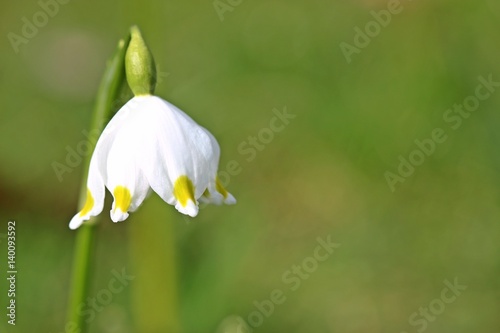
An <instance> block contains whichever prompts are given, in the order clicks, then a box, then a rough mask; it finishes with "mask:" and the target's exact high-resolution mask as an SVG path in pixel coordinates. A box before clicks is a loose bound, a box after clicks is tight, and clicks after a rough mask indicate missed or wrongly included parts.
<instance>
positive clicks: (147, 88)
mask: <svg viewBox="0 0 500 333" xmlns="http://www.w3.org/2000/svg"><path fill="white" fill-rule="evenodd" d="M130 35H131V39H130V43H129V45H128V48H127V54H126V55H125V72H126V74H127V82H128V85H129V87H130V89H131V90H132V92H133V93H134V95H135V96H139V95H152V94H153V93H154V91H155V87H156V66H155V61H154V59H153V55H152V54H151V52H150V51H149V49H148V47H147V45H146V43H145V42H144V39H142V35H141V31H140V30H139V28H138V27H137V26H135V25H134V26H133V27H131V28H130Z"/></svg>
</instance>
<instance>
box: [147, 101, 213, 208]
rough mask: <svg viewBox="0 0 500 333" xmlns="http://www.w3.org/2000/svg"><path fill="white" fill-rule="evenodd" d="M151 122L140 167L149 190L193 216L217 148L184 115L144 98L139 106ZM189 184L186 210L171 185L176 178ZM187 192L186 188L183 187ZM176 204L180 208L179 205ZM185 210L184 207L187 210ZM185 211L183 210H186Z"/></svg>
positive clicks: (203, 131) (164, 104)
mask: <svg viewBox="0 0 500 333" xmlns="http://www.w3.org/2000/svg"><path fill="white" fill-rule="evenodd" d="M141 108H143V109H142V112H148V113H149V114H148V119H150V120H151V124H150V127H149V132H148V133H147V134H145V136H149V138H148V140H147V141H149V143H145V146H146V147H148V148H146V147H145V150H144V151H143V153H144V158H143V159H142V163H141V167H142V169H143V170H144V174H145V176H146V177H147V179H148V182H149V184H150V185H151V188H152V189H153V190H154V191H155V192H156V193H158V195H159V196H160V197H161V198H162V199H163V200H164V201H166V202H167V203H169V204H174V205H176V208H177V209H178V210H179V211H180V212H182V213H184V214H187V215H191V216H194V215H196V213H197V208H196V209H195V207H197V204H198V203H197V200H196V199H198V198H199V197H201V195H202V194H203V192H204V191H205V189H206V188H207V186H208V183H209V179H210V174H211V170H212V169H213V166H212V164H213V160H214V159H215V160H218V154H219V153H218V149H219V147H218V145H217V146H214V145H213V141H214V140H215V139H212V137H211V136H210V135H209V134H207V133H208V131H207V130H205V129H204V128H203V127H201V126H199V125H198V124H197V123H196V122H195V121H194V120H193V119H191V118H190V117H189V116H188V115H186V114H185V113H184V112H182V111H181V110H179V109H178V108H177V107H175V106H174V105H172V104H170V103H168V102H166V101H164V100H162V99H161V98H158V97H154V96H151V97H148V98H147V99H145V102H144V104H143V105H142V106H141ZM184 176H185V177H187V178H188V179H189V181H190V182H191V184H192V192H193V197H194V198H193V199H192V200H191V201H192V205H191V204H189V203H187V205H188V206H189V207H190V208H185V207H183V205H182V203H180V200H179V199H178V198H176V196H175V187H176V186H175V184H176V182H177V180H178V179H179V178H180V177H184ZM184 187H185V188H188V187H187V185H186V186H184ZM179 203H180V205H179ZM188 206H186V207H188ZM186 209H187V210H186Z"/></svg>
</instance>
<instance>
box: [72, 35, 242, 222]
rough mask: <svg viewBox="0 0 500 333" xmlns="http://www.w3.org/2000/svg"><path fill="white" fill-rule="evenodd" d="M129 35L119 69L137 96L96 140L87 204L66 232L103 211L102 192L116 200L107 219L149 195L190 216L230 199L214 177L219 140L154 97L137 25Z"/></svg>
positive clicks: (125, 213)
mask: <svg viewBox="0 0 500 333" xmlns="http://www.w3.org/2000/svg"><path fill="white" fill-rule="evenodd" d="M131 36H132V37H131V41H130V44H129V47H128V49H127V54H126V58H125V68H126V75H127V82H128V84H129V86H130V88H131V90H132V92H133V93H134V95H135V96H134V97H133V98H132V99H131V100H130V101H128V102H127V103H126V104H125V105H124V106H123V107H122V108H121V109H120V110H119V111H118V112H117V113H116V114H115V116H114V117H113V118H112V119H111V121H110V122H109V123H108V125H107V126H106V128H105V129H104V131H103V133H102V134H101V136H100V138H99V140H98V141H97V144H96V147H95V149H94V153H93V155H92V158H91V161H90V166H89V174H88V178H87V179H88V180H87V200H86V203H85V205H84V207H83V208H82V210H81V211H80V212H79V213H77V214H76V215H75V216H74V217H73V219H72V220H71V222H70V224H69V227H70V228H71V229H76V228H78V227H79V226H80V225H81V224H82V223H83V222H84V221H86V220H88V219H89V218H90V217H92V216H96V215H98V214H100V213H101V211H102V209H103V205H104V197H105V192H106V191H105V187H106V188H107V189H108V190H109V191H110V192H111V194H112V195H113V198H114V202H113V205H112V207H111V219H112V220H113V222H120V221H123V220H125V219H126V218H127V217H128V216H129V212H133V211H135V210H136V209H137V208H138V207H139V206H140V205H141V203H142V202H143V201H144V199H145V198H146V197H147V195H148V194H149V193H150V192H151V190H153V191H154V192H156V193H157V194H158V195H159V196H160V197H161V198H162V199H163V200H164V201H165V202H167V203H168V204H171V205H174V206H175V208H176V209H177V210H178V211H179V212H181V213H183V214H186V215H189V216H192V217H194V216H196V215H197V214H198V200H203V201H205V202H209V203H215V204H221V203H226V204H233V203H235V202H236V200H235V199H234V197H233V196H232V195H231V194H230V193H229V192H227V191H226V189H225V188H224V186H223V185H222V184H221V182H220V181H219V179H218V178H217V169H218V164H219V157H220V148H219V144H218V143H217V140H216V139H215V138H214V136H213V135H212V134H211V133H210V132H209V131H208V130H206V129H205V128H203V127H201V126H200V125H198V124H197V123H196V122H195V121H194V120H193V119H191V118H190V117H189V116H188V115H187V114H185V113H184V112H182V111H181V110H180V109H178V108H177V107H176V106H174V105H172V104H171V103H169V102H167V101H165V100H163V99H161V98H159V97H156V96H153V92H154V88H155V83H156V74H155V65H154V61H153V57H152V56H151V53H150V52H149V50H148V48H147V47H146V44H145V43H144V40H143V39H142V36H141V34H140V32H139V30H138V29H137V28H136V27H134V28H132V33H131Z"/></svg>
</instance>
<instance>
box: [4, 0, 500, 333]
mask: <svg viewBox="0 0 500 333" xmlns="http://www.w3.org/2000/svg"><path fill="white" fill-rule="evenodd" d="M42 1H43V0H42ZM233 3H234V2H233ZM402 6H403V11H402V12H401V13H400V14H398V15H395V16H393V17H392V21H391V23H390V24H389V25H388V26H387V27H384V28H382V29H381V32H380V34H378V35H377V36H375V37H374V38H373V39H372V40H371V42H370V44H369V45H368V46H367V47H366V48H363V49H362V50H361V52H360V53H359V54H354V55H353V57H352V62H351V63H350V64H348V63H347V62H346V59H345V58H344V55H343V54H342V52H341V49H340V47H339V44H340V43H341V42H347V43H350V44H352V43H353V39H354V35H355V32H354V30H353V29H354V27H356V26H358V27H361V28H364V26H365V24H366V23H368V22H369V21H371V20H373V18H372V16H371V15H370V11H371V10H375V11H379V10H381V9H384V8H386V7H387V2H386V1H383V0H376V1H375V0H357V1H345V0H334V1H321V0H312V1H298V0H289V1H284V0H276V1H274V0H273V1H263V0H255V1H242V2H241V3H240V4H239V5H237V6H234V8H233V10H232V11H227V12H225V13H224V15H223V16H224V20H223V21H221V20H220V19H219V16H218V14H217V12H216V10H215V9H214V6H213V3H212V2H211V1H209V0H205V1H182V2H181V1H150V0H148V1H141V2H139V1H120V2H118V1H109V2H102V1H96V0H89V1H70V2H68V3H67V4H64V5H60V7H59V11H58V13H57V14H56V15H55V16H54V17H51V18H50V19H49V21H48V23H47V24H46V25H45V26H43V27H41V28H39V29H38V32H37V33H36V36H34V37H33V38H30V39H29V40H28V43H27V44H23V45H20V47H19V52H18V53H16V52H15V51H14V50H13V48H12V46H11V44H10V42H9V39H8V37H7V36H8V33H10V32H13V33H16V34H18V35H21V34H22V27H23V21H22V19H23V17H26V18H27V19H28V20H30V21H32V17H33V15H34V14H35V13H37V12H39V11H40V10H41V7H40V5H39V4H38V3H37V1H32V0H29V1H22V2H6V1H4V2H2V3H1V4H0V35H1V36H4V37H2V39H1V41H0V48H1V52H0V101H1V107H0V152H1V154H0V158H1V163H0V221H1V223H2V224H1V225H2V227H1V230H0V232H2V233H5V232H6V230H7V226H6V224H7V221H8V220H9V219H11V220H16V221H17V246H18V250H17V265H18V271H19V274H18V281H17V282H18V286H17V288H18V293H17V306H18V308H17V325H16V327H11V326H10V325H7V323H6V317H5V315H4V314H3V312H5V310H2V311H1V312H2V316H1V317H0V318H3V319H1V320H0V328H1V329H2V331H3V332H4V331H5V332H32V331H37V332H48V333H52V332H53V333H55V332H58V333H59V332H63V331H64V320H65V311H66V310H65V307H66V301H67V297H68V290H69V286H68V283H69V277H70V268H71V259H72V250H73V245H74V239H75V233H74V232H73V231H70V230H69V229H68V227H67V224H68V222H69V220H70V218H71V217H72V216H73V214H74V213H75V212H76V202H77V195H78V192H79V190H78V188H79V182H80V179H81V177H82V174H81V173H82V167H81V165H78V166H76V167H74V168H72V172H68V173H65V174H64V175H63V176H62V177H63V179H62V181H59V180H58V178H57V176H56V174H55V172H54V170H53V166H52V163H53V162H54V161H57V162H59V163H65V158H66V156H67V150H66V149H67V147H70V148H72V149H76V147H77V146H78V144H79V143H80V142H82V140H85V136H84V135H83V133H82V131H83V130H85V129H87V127H88V124H89V121H90V113H91V110H92V106H93V102H94V95H95V93H96V91H97V85H98V82H99V79H100V76H101V74H102V72H103V70H104V67H105V62H106V60H107V58H108V57H109V56H110V55H111V54H112V52H113V50H114V48H115V45H116V42H117V40H118V39H119V38H121V37H122V36H124V35H125V34H126V32H127V29H128V27H129V26H130V25H132V24H138V25H139V26H140V28H141V30H142V32H143V35H144V37H145V39H146V41H147V43H148V44H149V46H150V48H151V50H152V52H153V54H154V56H155V59H156V63H157V64H158V65H159V70H160V78H161V82H160V83H159V85H158V88H157V94H158V95H160V96H161V97H163V98H165V99H167V100H169V101H171V102H172V103H174V104H176V105H178V106H179V107H180V108H181V109H183V110H185V111H186V112H187V113H189V114H190V115H191V116H192V117H193V118H194V119H195V120H197V121H198V122H199V123H200V124H202V125H203V126H205V127H207V128H208V129H209V130H210V131H211V132H212V133H214V135H215V136H216V137H217V138H218V140H219V143H220V145H221V148H222V158H221V169H222V170H224V169H225V166H226V164H227V163H228V162H229V161H232V160H236V161H237V162H238V163H239V164H240V166H241V172H240V173H239V174H238V175H236V176H233V177H231V179H230V184H229V186H228V189H229V190H230V191H231V192H232V193H233V194H234V195H235V197H236V198H237V199H238V204H237V205H236V206H231V207H208V208H206V209H203V210H202V212H201V213H200V214H199V216H198V217H197V218H196V219H194V220H191V219H185V218H183V217H182V216H181V215H180V214H177V213H176V212H175V209H174V208H173V207H172V206H169V205H167V204H161V203H159V202H158V200H157V199H155V198H154V197H152V198H150V199H149V200H148V201H147V203H146V204H145V206H144V207H143V208H142V209H141V210H140V211H139V212H138V213H137V214H134V215H132V216H131V218H130V219H129V220H127V221H126V222H125V223H121V224H113V223H111V221H110V219H109V217H108V213H107V210H108V209H109V207H110V204H111V202H110V201H109V200H107V202H106V206H105V209H104V212H103V216H104V221H103V223H102V225H101V226H100V228H99V233H98V237H97V238H98V239H97V242H98V244H97V253H96V258H95V274H94V279H93V281H92V295H96V293H97V292H98V291H99V290H101V289H102V288H105V287H106V286H107V284H108V282H109V280H110V279H111V278H112V273H111V272H112V270H114V269H116V270H118V271H120V270H121V269H122V268H123V267H125V268H126V269H127V271H128V272H130V274H133V275H134V276H136V278H135V280H134V281H133V282H131V284H130V286H128V287H127V288H125V290H124V291H123V292H122V293H119V294H117V295H115V296H114V297H113V300H112V302H111V303H110V304H108V305H107V306H105V307H104V308H103V309H102V311H100V312H99V313H97V316H96V318H95V320H93V321H92V322H91V323H90V331H91V332H125V333H128V332H130V333H133V332H145V333H149V332H151V333H155V332H167V330H166V328H165V325H166V324H165V323H166V321H168V319H166V318H169V317H172V316H173V317H176V318H180V322H181V326H182V332H188V333H190V332H237V330H235V328H234V325H235V324H234V317H231V316H234V315H238V316H241V317H243V318H245V319H247V317H248V315H249V314H250V313H252V311H255V306H254V304H253V303H254V301H262V300H264V299H269V297H270V293H271V291H272V290H274V289H282V290H283V291H285V294H286V301H285V302H284V303H283V304H280V305H277V306H276V308H275V310H274V313H273V314H272V315H271V316H269V317H268V318H267V317H266V318H265V320H264V323H263V324H262V325H261V326H259V327H258V328H256V330H255V331H256V332H307V331H310V332H352V333H355V332H374V333H375V332H402V331H406V332H408V333H410V332H417V329H418V328H421V327H420V326H412V325H410V323H409V321H408V320H409V317H410V316H411V315H412V313H414V312H415V311H418V310H419V308H420V307H428V306H429V303H430V302H431V301H433V300H435V299H437V298H439V297H440V295H441V291H442V289H443V288H444V284H443V281H444V280H445V279H448V280H449V281H453V279H454V278H458V281H459V282H460V283H461V284H465V285H467V290H465V291H464V292H463V293H462V295H460V297H458V298H457V299H456V301H455V302H453V303H451V304H448V305H446V308H445V310H444V311H443V313H442V314H439V315H438V316H437V317H436V319H435V320H434V321H432V322H429V323H428V326H427V327H426V330H425V331H426V332H471V331H476V332H498V329H499V328H500V319H499V317H498V313H499V311H500V292H499V290H500V289H499V287H500V285H499V279H498V275H499V273H500V266H499V260H498V255H499V253H500V242H499V239H500V225H499V223H498V221H499V218H500V209H499V199H500V193H499V190H498V188H499V185H500V179H499V173H498V170H499V167H500V155H499V154H498V147H499V144H500V136H499V134H498V133H499V131H498V126H499V124H500V122H499V121H500V119H499V115H498V105H499V103H500V100H499V98H500V93H499V92H495V93H494V94H493V95H492V96H491V97H490V98H488V99H487V100H485V101H483V102H481V104H480V106H479V108H478V110H477V111H476V112H474V113H472V114H471V115H470V117H469V118H467V119H464V120H463V123H462V125H461V127H460V128H459V129H457V130H452V129H451V128H450V127H449V126H448V125H447V124H446V123H445V122H444V121H443V114H444V112H445V111H446V110H447V109H448V108H450V107H452V106H453V105H454V104H455V103H462V101H463V100H464V99H465V98H466V97H467V96H470V95H473V94H474V91H475V89H476V86H477V85H478V77H479V76H484V77H487V76H488V75H489V74H492V75H493V78H494V79H495V80H500V65H499V62H498V58H497V57H498V55H499V54H500V42H499V41H498V38H497V35H498V34H497V31H498V29H499V28H500V26H499V16H500V5H499V4H498V2H496V1H493V0H485V1H480V2H477V1H473V0H460V1H451V0H443V1H429V0H419V1H412V2H409V1H403V0H402ZM284 107H286V108H287V110H288V111H289V113H291V114H294V115H296V118H295V119H293V120H292V121H291V122H290V124H289V125H287V126H286V128H285V129H284V130H283V131H282V132H279V133H276V134H275V137H274V139H273V140H272V141H271V142H269V143H268V144H266V145H265V146H264V149H263V150H262V151H259V152H258V153H257V154H256V156H255V158H254V159H253V160H251V161H247V158H248V155H242V154H241V153H240V152H239V151H238V146H239V145H240V144H241V143H242V142H245V141H248V140H249V139H248V138H249V136H256V135H258V134H259V132H260V131H261V130H262V129H263V128H266V127H268V126H269V121H270V120H271V119H272V117H273V109H275V108H276V109H278V110H282V109H283V108H284ZM435 128H443V129H444V130H445V132H446V134H447V135H448V139H447V140H446V141H445V142H444V143H443V144H439V145H437V147H436V150H435V153H433V154H432V155H431V156H429V157H427V158H426V160H425V162H424V163H423V164H422V165H421V166H418V167H417V168H416V170H415V172H414V173H413V174H412V175H411V176H410V177H408V178H406V180H405V182H404V183H399V184H397V185H396V191H395V192H392V191H391V190H390V188H389V186H388V184H387V182H386V179H385V177H384V173H385V172H386V171H391V172H397V171H396V170H397V167H398V164H399V160H398V158H399V156H400V155H402V156H404V157H405V158H407V157H408V155H409V154H410V152H412V151H413V150H414V149H415V148H416V146H415V143H414V140H416V139H418V140H423V139H426V138H429V137H430V135H431V132H432V130H433V129H435ZM328 235H331V238H332V240H333V241H334V242H336V243H340V244H341V247H340V248H339V249H338V250H336V251H335V252H334V253H333V254H332V255H331V256H330V257H329V258H328V260H327V261H325V262H321V263H320V264H319V266H318V268H317V270H315V271H314V272H313V273H311V276H310V277H309V278H308V279H306V280H303V281H302V283H301V286H300V288H299V289H298V290H297V291H294V292H292V291H290V289H289V286H288V285H286V284H284V282H283V280H282V275H283V274H284V272H286V271H287V270H289V269H290V268H291V267H292V265H294V264H300V263H301V262H302V261H303V260H304V259H305V258H307V257H309V256H311V254H312V253H313V251H314V248H315V247H316V245H317V242H316V239H317V237H323V238H326V237H327V236H328ZM0 240H2V243H0V249H1V251H0V257H1V259H0V262H1V263H2V265H1V269H2V270H4V268H5V262H6V256H7V250H6V243H5V240H4V239H0ZM172 249H175V250H176V254H175V256H174V257H169V253H170V254H171V250H172ZM169 260H175V262H176V265H177V270H176V272H175V276H176V278H177V288H176V290H177V294H178V295H177V296H178V303H179V305H178V307H177V309H170V308H167V307H166V305H165V299H168V298H169V297H170V296H171V293H170V292H169V289H168V285H167V284H166V283H163V281H162V277H163V276H165V275H168V274H169V271H167V269H166V267H167V264H166V263H168V262H169ZM3 275H6V274H4V273H0V276H3ZM6 287H7V284H6V280H5V279H4V278H2V279H0V302H1V308H5V306H6V304H7V297H6ZM228 317H229V318H230V319H227V318H228ZM231 318H232V319H231ZM224 320H226V321H225V323H224V324H222V326H220V325H221V323H222V322H223V321H224Z"/></svg>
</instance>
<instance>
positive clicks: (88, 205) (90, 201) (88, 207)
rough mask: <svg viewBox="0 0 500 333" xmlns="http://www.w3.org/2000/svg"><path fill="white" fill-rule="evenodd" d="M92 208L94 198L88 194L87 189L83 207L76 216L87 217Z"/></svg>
mask: <svg viewBox="0 0 500 333" xmlns="http://www.w3.org/2000/svg"><path fill="white" fill-rule="evenodd" d="M93 207H94V197H93V196H92V193H90V190H89V189H87V199H86V200H85V205H84V206H83V208H82V210H81V211H80V213H79V214H78V215H79V216H80V217H82V216H85V215H87V214H88V213H89V212H90V211H91V210H92V208H93Z"/></svg>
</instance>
